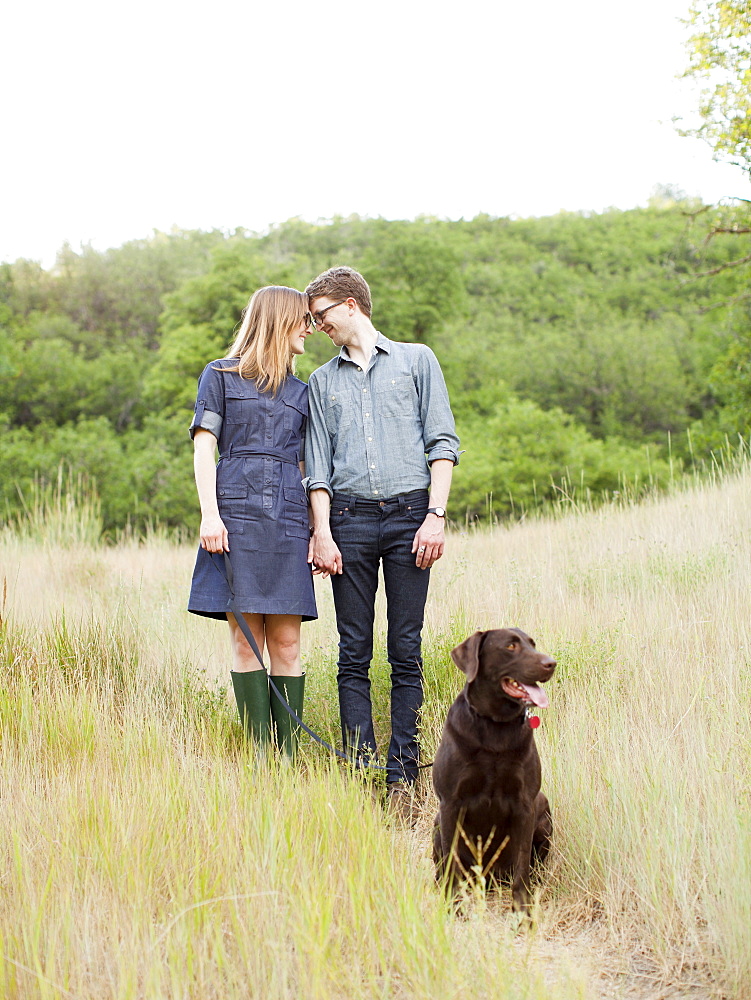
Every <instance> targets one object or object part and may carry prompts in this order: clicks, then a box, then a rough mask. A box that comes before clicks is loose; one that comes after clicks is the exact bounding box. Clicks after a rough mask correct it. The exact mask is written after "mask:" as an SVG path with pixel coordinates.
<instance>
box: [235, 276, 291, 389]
mask: <svg viewBox="0 0 751 1000" xmlns="http://www.w3.org/2000/svg"><path fill="white" fill-rule="evenodd" d="M308 308H309V305H308V296H307V295H306V294H305V293H304V292H298V291H297V289H296V288H287V287H286V286H285V285H267V286H266V287H265V288H259V289H258V291H256V292H254V293H253V295H252V296H251V299H250V302H248V304H247V306H246V307H245V308H244V309H243V318H242V322H241V324H240V329H239V330H238V332H237V336H236V337H235V340H234V343H233V344H232V346H231V347H230V349H229V353H228V354H227V357H228V358H233V359H234V358H237V359H238V361H237V365H236V366H232V367H229V368H224V371H230V372H239V373H240V375H242V377H243V378H252V379H255V381H256V384H257V386H258V388H259V389H261V390H264V391H265V390H269V391H270V392H271V393H272V395H274V394H276V391H277V390H278V388H279V386H280V385H281V384H282V382H283V381H284V380H285V378H286V377H287V376H288V375H291V374H292V373H293V372H294V370H295V358H294V355H293V354H292V351H291V349H290V342H289V335H290V333H291V332H292V330H293V329H294V328H295V327H296V326H298V325H299V323H300V322H301V320H302V319H303V318H304V316H305V314H306V313H307V312H308Z"/></svg>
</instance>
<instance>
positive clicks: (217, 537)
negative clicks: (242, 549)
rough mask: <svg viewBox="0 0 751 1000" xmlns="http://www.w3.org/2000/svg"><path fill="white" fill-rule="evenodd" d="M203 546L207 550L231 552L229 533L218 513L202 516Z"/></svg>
mask: <svg viewBox="0 0 751 1000" xmlns="http://www.w3.org/2000/svg"><path fill="white" fill-rule="evenodd" d="M201 548H202V549H206V551H207V552H229V535H228V534H227V529H226V528H225V527H224V521H223V520H222V519H221V517H219V515H218V514H207V515H206V517H202V518H201Z"/></svg>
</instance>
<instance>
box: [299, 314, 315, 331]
mask: <svg viewBox="0 0 751 1000" xmlns="http://www.w3.org/2000/svg"><path fill="white" fill-rule="evenodd" d="M302 321H303V323H304V324H305V329H306V330H309V329H310V328H311V326H315V325H316V321H315V320H314V319H313V313H312V312H306V313H305V315H304V316H303V318H302Z"/></svg>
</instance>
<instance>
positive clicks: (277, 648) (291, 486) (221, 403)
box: [188, 285, 317, 757]
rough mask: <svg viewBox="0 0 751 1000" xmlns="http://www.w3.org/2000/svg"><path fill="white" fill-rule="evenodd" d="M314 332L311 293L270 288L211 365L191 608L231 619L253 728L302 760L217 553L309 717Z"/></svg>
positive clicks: (199, 454)
mask: <svg viewBox="0 0 751 1000" xmlns="http://www.w3.org/2000/svg"><path fill="white" fill-rule="evenodd" d="M312 329H313V320H312V317H311V315H310V312H309V311H308V298H307V296H306V295H304V294H303V293H302V292H298V291H296V290H295V289H294V288H285V287H283V286H277V285H272V286H269V287H267V288H260V289H259V290H258V291H257V292H256V293H255V294H254V295H253V297H252V298H251V300H250V302H249V303H248V305H247V307H246V308H245V311H244V313H243V320H242V324H241V326H240V331H239V333H238V334H237V337H236V338H235V342H234V344H233V345H232V347H231V349H230V352H229V354H228V356H227V357H226V358H223V359H221V360H219V361H212V362H211V364H209V365H207V366H206V368H205V369H204V371H203V374H202V375H201V377H200V379H199V381H198V398H197V401H196V409H195V415H194V417H193V423H192V424H191V427H190V434H191V437H192V438H193V442H194V448H195V453H194V467H195V476H196V486H197V488H198V497H199V500H200V503H201V547H200V548H199V550H198V556H197V558H196V566H195V570H194V571H193V583H192V587H191V591H190V601H189V604H188V610H189V611H192V612H193V613H194V614H197V615H205V616H206V617H208V618H226V619H227V620H228V621H229V629H230V637H231V642H232V655H233V670H232V673H231V676H232V685H233V687H234V691H235V698H236V699H237V707H238V711H239V712H240V719H241V721H242V722H243V725H244V728H245V732H246V734H248V735H249V736H252V738H253V739H254V740H255V741H256V742H257V743H258V744H259V745H265V744H267V743H268V741H269V736H270V732H271V723H272V722H273V724H274V729H275V734H276V740H277V744H278V745H279V747H280V748H282V749H283V751H284V752H285V753H286V755H287V756H288V757H293V756H294V754H295V750H296V745H297V726H295V725H293V723H292V719H291V717H290V716H289V714H288V713H287V711H286V710H285V709H284V707H283V706H282V705H281V703H280V702H279V700H278V699H277V698H276V696H275V695H274V696H273V697H272V698H271V699H269V685H268V680H267V676H266V671H265V670H264V669H263V667H262V665H261V664H260V663H259V662H258V660H257V658H256V657H255V655H254V653H253V651H252V650H251V648H250V645H249V644H248V642H247V640H246V639H245V637H244V636H243V634H242V631H241V630H240V627H239V626H238V624H237V621H236V620H235V616H234V615H233V614H232V613H231V612H228V611H227V607H228V601H229V599H230V592H229V587H228V584H227V581H226V580H225V578H224V576H223V574H222V573H221V571H220V569H219V567H218V566H217V565H216V563H215V562H214V561H213V560H214V558H217V559H220V558H221V560H222V561H223V557H219V556H218V557H212V555H211V553H220V554H221V553H224V552H229V554H230V558H231V560H232V570H233V576H234V581H233V583H234V592H235V599H236V602H237V606H238V607H239V608H240V609H241V610H242V612H243V615H244V617H245V619H246V621H247V622H248V625H249V626H250V629H251V632H252V633H253V637H254V639H255V640H256V642H257V644H258V648H259V650H260V651H261V653H263V648H264V645H265V646H266V648H267V650H268V656H269V661H270V664H271V674H272V676H273V677H274V682H275V684H276V686H277V688H279V690H280V691H281V692H282V694H283V695H284V696H285V697H286V699H287V702H288V703H289V704H290V705H291V706H292V708H293V709H294V710H295V711H296V712H297V714H298V716H302V707H303V692H304V687H305V676H304V674H303V673H302V670H301V664H300V622H301V621H309V620H311V619H313V618H316V617H317V612H316V602H315V596H314V594H313V578H312V573H311V569H310V566H309V565H308V562H307V557H308V540H309V528H308V508H307V500H306V496H305V490H304V489H303V486H302V482H301V476H302V475H303V474H304V456H303V447H304V440H305V425H306V422H307V415H308V387H307V386H306V385H305V383H304V382H301V381H300V380H299V379H298V378H295V376H294V374H293V371H294V359H295V355H297V354H304V353H305V338H306V337H308V336H309V335H310V333H311V332H312ZM217 445H218V448H219V463H218V464H217V465H215V452H216V448H217Z"/></svg>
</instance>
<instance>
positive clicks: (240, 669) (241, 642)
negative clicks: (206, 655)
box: [227, 611, 264, 674]
mask: <svg viewBox="0 0 751 1000" xmlns="http://www.w3.org/2000/svg"><path fill="white" fill-rule="evenodd" d="M263 617H264V616H263V615H254V614H244V615H243V618H244V619H245V621H246V622H247V623H248V626H249V627H250V631H251V632H252V633H253V638H254V639H255V640H256V643H257V645H258V649H259V651H260V653H261V656H263V633H264V623H263ZM227 621H228V622H229V631H230V640H231V642H232V669H233V670H234V671H235V672H236V673H238V674H244V673H247V672H248V671H250V670H261V668H262V665H261V664H260V663H259V662H258V658H257V657H256V654H255V653H254V652H253V650H252V649H251V648H250V645H249V643H248V640H247V639H246V638H245V636H244V635H243V634H242V630H241V629H240V626H239V625H238V624H237V621H236V620H235V616H234V615H233V614H232V613H231V612H229V611H228V612H227Z"/></svg>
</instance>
